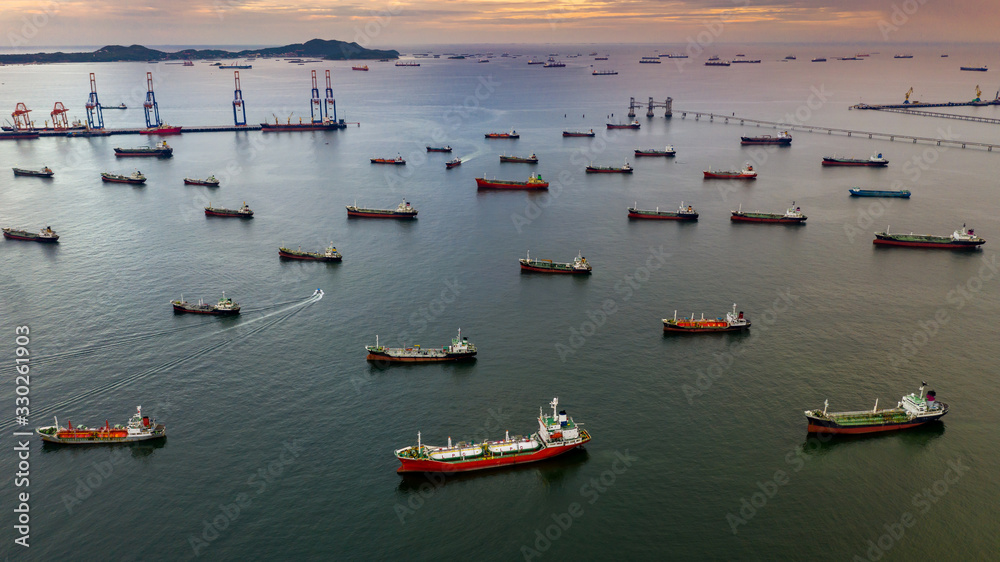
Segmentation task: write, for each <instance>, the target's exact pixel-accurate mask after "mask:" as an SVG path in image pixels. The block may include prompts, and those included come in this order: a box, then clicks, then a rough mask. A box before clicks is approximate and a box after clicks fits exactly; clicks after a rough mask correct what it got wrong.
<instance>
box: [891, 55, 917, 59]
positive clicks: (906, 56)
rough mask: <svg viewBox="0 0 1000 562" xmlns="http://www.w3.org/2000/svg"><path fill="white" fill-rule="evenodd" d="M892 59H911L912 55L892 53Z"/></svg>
mask: <svg viewBox="0 0 1000 562" xmlns="http://www.w3.org/2000/svg"><path fill="white" fill-rule="evenodd" d="M892 58H894V59H912V58H913V55H892Z"/></svg>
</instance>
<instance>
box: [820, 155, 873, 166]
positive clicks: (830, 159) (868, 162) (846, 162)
mask: <svg viewBox="0 0 1000 562" xmlns="http://www.w3.org/2000/svg"><path fill="white" fill-rule="evenodd" d="M823 165H824V166H871V167H874V168H884V167H885V166H887V165H889V161H888V160H886V159H885V158H882V153H881V152H879V153H878V154H876V155H875V156H871V157H869V158H867V159H865V158H838V157H837V156H824V157H823Z"/></svg>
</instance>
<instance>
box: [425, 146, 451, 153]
mask: <svg viewBox="0 0 1000 562" xmlns="http://www.w3.org/2000/svg"><path fill="white" fill-rule="evenodd" d="M427 152H451V147H450V146H428V147H427Z"/></svg>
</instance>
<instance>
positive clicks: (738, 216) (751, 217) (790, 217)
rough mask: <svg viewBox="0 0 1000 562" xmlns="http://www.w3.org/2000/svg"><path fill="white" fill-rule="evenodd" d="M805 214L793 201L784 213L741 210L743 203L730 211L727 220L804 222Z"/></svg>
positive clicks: (783, 222) (782, 222) (780, 222)
mask: <svg viewBox="0 0 1000 562" xmlns="http://www.w3.org/2000/svg"><path fill="white" fill-rule="evenodd" d="M807 218H808V217H806V216H805V215H803V214H802V209H801V208H800V207H796V206H795V202H794V201H793V202H792V206H791V207H789V208H788V209H786V210H785V212H784V213H762V212H760V211H753V212H750V211H746V212H744V211H743V204H742V203H741V204H740V208H739V210H738V211H732V216H731V217H729V220H731V221H734V222H767V223H779V224H805V222H806V219H807Z"/></svg>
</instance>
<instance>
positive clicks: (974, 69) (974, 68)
mask: <svg viewBox="0 0 1000 562" xmlns="http://www.w3.org/2000/svg"><path fill="white" fill-rule="evenodd" d="M959 70H968V71H970V72H986V65H985V64H984V65H983V66H961V67H959Z"/></svg>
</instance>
